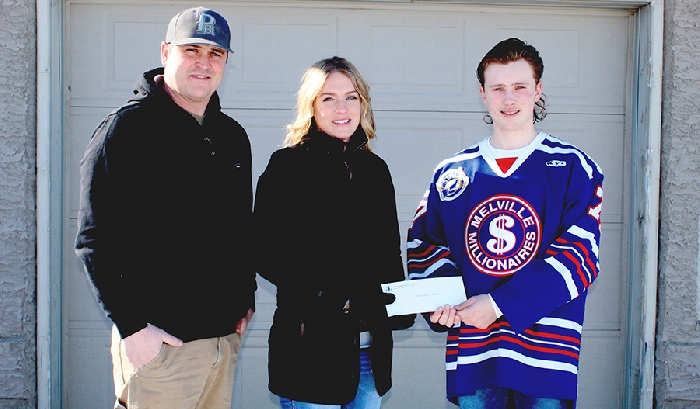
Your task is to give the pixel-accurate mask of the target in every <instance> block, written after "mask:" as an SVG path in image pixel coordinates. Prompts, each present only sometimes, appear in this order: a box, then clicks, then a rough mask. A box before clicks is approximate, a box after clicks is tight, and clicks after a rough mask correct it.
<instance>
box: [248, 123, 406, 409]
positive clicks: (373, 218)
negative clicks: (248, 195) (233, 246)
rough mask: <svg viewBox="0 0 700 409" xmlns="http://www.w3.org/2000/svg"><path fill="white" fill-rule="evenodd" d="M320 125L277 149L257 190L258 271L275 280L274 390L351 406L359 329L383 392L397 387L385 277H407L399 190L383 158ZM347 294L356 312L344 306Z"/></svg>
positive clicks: (395, 320) (398, 320) (357, 137)
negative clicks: (366, 340)
mask: <svg viewBox="0 0 700 409" xmlns="http://www.w3.org/2000/svg"><path fill="white" fill-rule="evenodd" d="M366 142H367V137H366V136H365V133H364V132H363V131H362V130H361V128H358V131H357V132H355V134H354V135H353V136H352V137H351V139H350V141H349V143H348V144H347V145H345V144H344V143H343V142H342V141H341V140H339V139H336V138H332V137H330V136H328V135H326V134H325V133H322V132H319V131H318V130H316V128H315V126H314V125H312V129H311V131H310V132H309V135H307V137H306V138H305V139H304V140H303V141H302V143H300V144H299V145H296V146H294V147H290V148H285V149H281V150H278V151H277V152H275V153H274V154H273V155H272V157H271V158H270V161H269V164H268V166H267V169H266V170H265V172H264V173H263V174H262V175H261V177H260V179H259V181H258V186H257V190H256V199H255V220H256V232H257V233H258V241H259V244H258V246H257V247H259V248H264V249H265V250H264V254H261V255H260V257H259V263H258V273H259V274H260V275H261V276H262V277H264V278H265V279H267V280H268V281H270V282H271V283H273V284H275V285H276V286H277V310H276V312H275V316H274V321H273V325H272V328H271V330H270V338H269V376H270V383H269V388H270V391H271V392H272V393H274V394H276V395H279V396H282V397H285V398H289V399H293V400H298V401H304V402H314V403H321V404H345V403H347V402H349V401H351V400H352V399H353V398H354V397H355V394H356V392H357V386H358V380H359V346H358V333H359V331H360V330H363V329H364V330H369V331H370V333H371V335H372V339H373V343H372V347H371V348H370V359H371V366H372V371H373V374H374V378H375V384H376V387H377V391H378V392H379V394H380V395H384V394H385V393H386V392H387V391H388V390H389V388H391V366H392V348H393V341H392V335H391V330H392V328H395V329H400V328H407V327H410V326H411V325H412V324H413V320H414V317H413V316H409V317H392V318H391V319H389V318H387V313H386V309H385V306H384V304H385V303H384V302H383V301H384V297H383V296H384V294H383V293H382V292H381V287H380V284H381V283H386V282H394V281H399V280H403V279H404V271H403V263H402V261H401V240H400V236H399V226H398V220H397V214H396V202H395V196H394V186H393V184H392V180H391V175H390V173H389V169H388V167H387V165H386V163H385V162H384V161H383V160H382V159H380V158H379V157H378V156H377V155H375V154H374V153H372V152H370V151H368V150H365V149H363V148H362V146H363V145H364V144H365V143H366ZM347 300H350V308H349V311H347V310H344V306H345V305H346V301H347Z"/></svg>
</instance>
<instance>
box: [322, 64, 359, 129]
mask: <svg viewBox="0 0 700 409" xmlns="http://www.w3.org/2000/svg"><path fill="white" fill-rule="evenodd" d="M361 108H362V107H361V104H360V96H359V94H358V92H357V90H355V87H354V86H353V84H352V81H350V78H349V77H348V76H347V75H345V74H343V73H340V72H337V71H334V72H331V73H330V74H328V77H326V82H325V83H324V84H323V87H322V88H321V92H320V94H319V95H318V97H316V100H315V101H314V117H315V118H316V125H317V126H318V128H319V129H320V130H321V131H323V132H325V133H327V134H328V135H330V136H332V137H334V138H338V139H341V140H343V141H344V142H347V141H349V140H350V137H351V136H352V134H353V133H355V130H356V129H357V127H358V126H359V125H360V111H361Z"/></svg>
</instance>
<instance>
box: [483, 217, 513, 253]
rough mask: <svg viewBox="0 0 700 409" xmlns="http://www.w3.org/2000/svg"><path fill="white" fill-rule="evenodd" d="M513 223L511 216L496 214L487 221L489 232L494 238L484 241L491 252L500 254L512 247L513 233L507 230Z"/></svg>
mask: <svg viewBox="0 0 700 409" xmlns="http://www.w3.org/2000/svg"><path fill="white" fill-rule="evenodd" d="M514 225H515V221H513V218H512V217H508V216H498V217H496V218H495V219H493V220H491V223H489V233H491V236H493V237H494V238H493V239H491V240H489V241H488V242H487V243H486V247H487V248H488V249H489V250H490V251H491V252H493V253H495V254H498V255H501V254H503V253H506V252H508V251H510V250H512V249H513V247H514V246H515V234H513V232H511V231H509V230H507V229H509V228H512V227H513V226H514Z"/></svg>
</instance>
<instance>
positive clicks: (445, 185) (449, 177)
mask: <svg viewBox="0 0 700 409" xmlns="http://www.w3.org/2000/svg"><path fill="white" fill-rule="evenodd" d="M467 185H469V178H468V177H467V175H465V174H464V170H463V169H462V168H461V167H460V168H457V169H449V170H447V171H446V172H445V173H443V174H442V175H440V177H439V178H438V180H437V183H436V185H435V187H436V189H437V192H438V194H439V195H440V200H442V201H443V202H445V201H447V202H449V201H451V200H455V199H456V198H458V197H459V195H461V194H462V192H464V189H466V188H467Z"/></svg>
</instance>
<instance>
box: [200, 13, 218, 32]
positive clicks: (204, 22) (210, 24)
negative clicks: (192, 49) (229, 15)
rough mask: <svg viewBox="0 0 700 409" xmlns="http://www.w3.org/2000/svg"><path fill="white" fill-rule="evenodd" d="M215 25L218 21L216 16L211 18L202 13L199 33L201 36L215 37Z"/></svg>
mask: <svg viewBox="0 0 700 409" xmlns="http://www.w3.org/2000/svg"><path fill="white" fill-rule="evenodd" d="M214 24H216V19H215V18H214V16H210V15H209V14H207V13H201V14H200V15H199V21H197V32H198V33H199V34H211V35H214Z"/></svg>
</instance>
